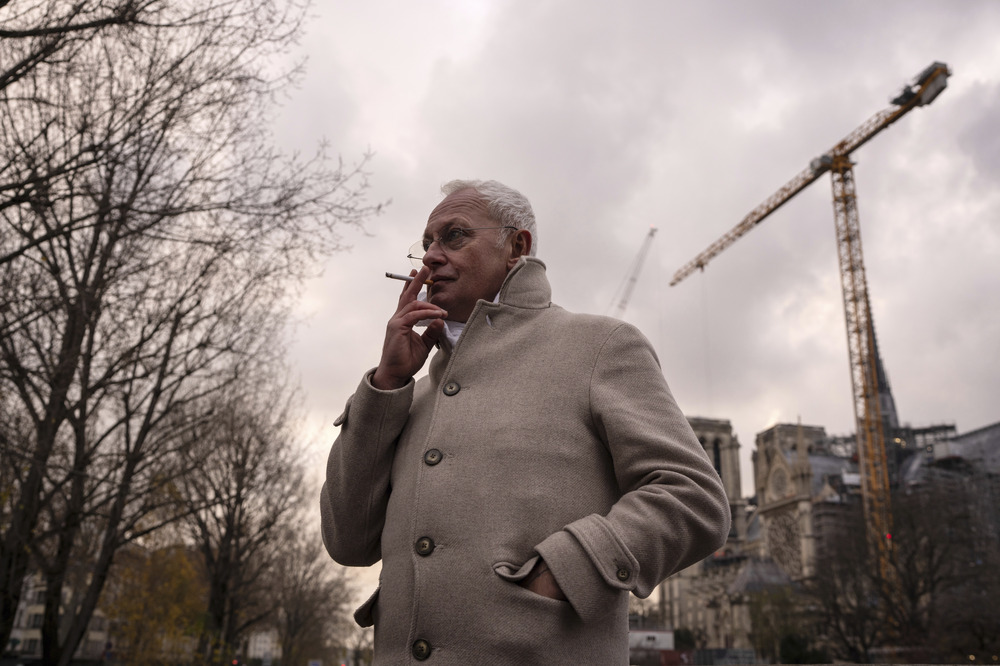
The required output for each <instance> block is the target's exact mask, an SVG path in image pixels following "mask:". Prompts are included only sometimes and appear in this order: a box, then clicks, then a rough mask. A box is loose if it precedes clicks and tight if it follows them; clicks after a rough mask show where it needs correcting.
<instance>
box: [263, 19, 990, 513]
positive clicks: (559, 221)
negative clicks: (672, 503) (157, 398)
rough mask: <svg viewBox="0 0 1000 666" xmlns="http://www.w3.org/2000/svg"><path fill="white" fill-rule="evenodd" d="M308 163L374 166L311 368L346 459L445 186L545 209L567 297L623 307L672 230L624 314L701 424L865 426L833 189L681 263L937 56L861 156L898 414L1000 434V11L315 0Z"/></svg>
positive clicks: (870, 262)
mask: <svg viewBox="0 0 1000 666" xmlns="http://www.w3.org/2000/svg"><path fill="white" fill-rule="evenodd" d="M307 30H308V31H307V34H306V36H305V39H304V40H303V42H302V45H301V46H302V49H303V51H304V53H305V54H306V55H307V57H308V63H307V69H306V74H305V76H304V78H303V79H302V81H301V85H300V86H299V87H298V89H297V90H295V91H293V94H292V96H291V98H290V99H289V100H288V101H287V102H286V103H285V105H284V109H283V112H282V114H281V116H280V118H279V120H278V123H277V125H276V128H275V134H276V137H277V139H278V141H279V143H280V144H281V145H283V146H285V147H287V148H288V149H297V150H301V151H303V152H307V153H308V152H312V151H313V150H314V149H315V148H316V146H317V145H318V144H319V143H320V142H321V141H323V140H325V141H327V142H328V144H329V146H330V147H331V149H332V150H333V151H334V152H335V153H339V154H340V155H341V156H343V158H344V159H345V160H346V161H348V162H350V161H353V160H356V159H357V158H358V157H359V156H360V155H361V154H362V153H364V152H365V151H366V150H369V149H370V150H371V151H373V152H374V153H375V156H374V159H373V160H372V162H371V164H370V172H371V184H372V187H371V199H372V200H373V201H381V200H389V199H391V200H392V203H391V204H390V205H389V207H388V208H387V210H386V212H385V213H384V214H383V215H381V216H379V217H377V218H373V219H371V220H370V221H369V222H368V223H367V225H366V231H367V234H363V233H360V232H353V231H352V232H349V233H345V236H344V240H345V241H346V242H347V243H348V244H349V245H351V246H352V249H351V250H350V251H349V252H344V253H340V254H337V255H335V256H334V257H332V258H331V259H330V260H329V261H328V262H327V264H326V266H325V272H324V275H323V277H322V278H321V279H317V280H315V281H313V282H310V283H309V284H308V285H307V286H306V289H305V290H304V293H303V297H302V300H301V303H300V305H299V308H298V311H297V314H298V316H300V317H302V318H303V321H304V323H303V324H302V325H301V326H300V327H299V329H298V330H297V333H296V339H295V343H294V344H293V346H292V356H291V360H292V364H293V367H294V369H295V371H296V372H297V373H298V374H299V376H300V379H301V382H302V384H303V386H304V389H305V394H306V402H305V404H306V407H307V410H308V413H309V419H308V420H309V423H308V427H309V428H310V429H311V432H312V433H313V434H314V436H315V437H316V439H317V441H319V442H320V444H319V445H318V446H317V449H316V460H315V466H316V468H317V469H321V468H322V466H323V465H324V464H325V457H326V451H327V449H328V445H329V443H330V442H332V440H333V439H334V438H335V436H336V429H335V428H333V426H332V421H333V419H334V418H335V417H336V415H337V414H339V413H340V411H341V410H342V408H343V404H344V402H345V401H346V399H347V398H348V396H349V395H350V394H351V393H352V392H353V391H354V389H355V387H356V386H357V383H358V381H359V380H360V378H361V376H362V374H363V373H364V372H365V371H366V370H367V369H369V368H371V367H373V366H374V365H375V364H376V363H377V362H378V357H379V352H380V349H381V343H382V336H383V333H384V327H385V322H386V320H387V319H388V317H389V316H390V314H391V313H392V311H393V309H394V305H395V301H396V297H397V295H398V291H399V283H397V282H394V281H390V280H387V279H385V278H384V277H382V274H383V273H384V272H385V271H387V270H392V271H396V272H406V271H408V270H409V264H408V262H407V260H406V258H405V254H406V251H407V248H408V247H409V245H410V244H411V243H412V242H413V241H415V240H417V239H418V238H419V237H420V234H421V232H422V230H423V226H424V224H425V222H426V219H427V215H428V213H429V212H430V210H431V209H432V208H433V207H434V206H435V205H436V204H437V202H438V201H439V199H440V194H439V189H440V186H441V184H442V183H444V182H446V181H448V180H451V179H453V178H484V179H488V178H493V179H497V180H500V181H502V182H504V183H506V184H508V185H510V186H512V187H514V188H517V189H518V190H520V191H521V192H523V193H524V194H525V195H526V196H527V197H528V198H529V199H530V200H531V202H532V204H533V206H534V209H535V214H536V217H537V219H538V226H539V232H538V236H539V237H538V241H537V242H538V255H539V258H541V259H542V260H543V261H545V263H546V265H547V266H548V275H549V279H550V281H551V283H552V287H553V300H554V301H555V302H556V303H558V304H560V305H562V306H563V307H565V308H567V309H569V310H571V311H576V312H592V313H607V312H610V311H611V309H612V303H613V299H614V294H615V292H616V290H617V289H618V288H619V287H620V286H621V284H622V282H623V280H624V279H625V278H626V275H627V273H628V271H629V268H630V266H631V265H632V263H633V261H634V259H635V257H636V255H637V253H638V251H639V248H640V247H641V245H642V243H643V240H644V238H645V236H646V234H647V232H648V230H649V227H650V225H655V226H656V227H658V228H659V232H658V234H657V236H656V238H655V240H654V243H653V246H652V249H651V251H650V253H649V256H648V259H647V262H646V265H645V267H644V269H643V271H642V273H641V275H640V277H639V280H638V283H637V286H636V288H635V291H634V294H633V296H632V299H631V302H630V304H629V307H628V310H627V312H626V313H625V319H626V320H628V321H630V322H632V323H634V324H636V325H637V326H638V327H639V328H640V329H641V330H642V331H643V332H644V333H645V334H646V335H647V337H648V338H649V339H650V340H651V341H652V343H653V345H654V347H655V348H656V350H657V353H658V354H659V357H660V361H661V364H662V366H663V371H664V374H665V376H666V378H667V381H668V383H669V384H670V386H671V388H672V390H673V393H674V396H675V397H676V399H677V401H678V402H679V403H680V405H681V408H682V409H683V410H684V412H685V413H686V414H688V415H689V416H703V417H711V418H720V419H728V420H729V421H730V422H731V423H732V426H733V429H734V431H735V432H736V433H737V435H738V436H739V440H740V442H741V444H742V454H741V458H742V465H743V479H744V492H745V493H746V494H748V495H750V494H752V493H753V487H752V470H751V466H750V453H751V451H752V449H753V447H754V440H755V436H756V434H757V433H759V432H761V431H762V430H764V429H766V428H768V427H770V426H771V425H774V424H775V423H794V422H795V421H796V419H797V418H798V417H800V416H801V419H802V422H803V423H804V424H808V425H818V426H823V427H825V428H826V429H827V432H828V433H830V434H847V433H848V432H852V431H853V410H852V398H851V384H850V374H849V365H848V354H847V340H846V333H845V324H844V312H843V304H842V303H843V302H842V296H841V291H840V283H839V277H838V265H837V252H836V245H835V238H834V226H833V209H832V197H831V186H830V178H829V176H824V177H823V178H821V179H820V180H818V181H816V182H815V183H813V184H812V186H810V187H809V188H808V189H807V190H805V191H804V192H802V193H800V194H799V195H798V196H797V197H796V198H795V199H793V200H792V201H790V202H789V203H788V204H786V205H785V206H784V207H783V208H782V209H781V210H780V211H779V212H777V213H775V214H774V215H773V216H771V217H770V218H768V219H767V220H766V221H765V222H764V223H763V224H761V225H760V226H759V227H758V228H756V229H755V230H753V231H752V232H750V233H749V234H748V235H746V236H744V237H743V238H742V239H740V240H739V241H737V242H736V243H735V244H734V245H733V246H731V247H730V248H729V249H727V250H726V251H724V252H723V253H722V254H721V255H720V256H718V257H717V258H716V259H715V260H714V261H713V262H712V263H710V264H709V266H708V268H707V270H706V271H705V272H704V273H701V274H696V275H693V276H692V277H690V278H688V279H687V280H686V281H685V282H683V283H681V284H680V285H679V286H677V287H668V282H669V279H670V277H671V276H672V275H673V273H674V272H675V271H676V270H677V269H678V268H679V267H680V266H681V265H683V264H684V263H685V262H687V261H688V260H690V259H691V258H693V257H694V256H695V255H696V254H698V253H699V252H701V251H702V250H703V249H705V247H707V246H708V245H709V244H710V243H711V242H712V241H714V240H715V239H716V238H718V237H719V236H721V235H723V234H724V233H725V232H727V231H728V230H729V229H730V228H731V227H733V226H734V225H735V224H736V223H737V222H739V221H740V220H741V219H742V218H743V216H744V215H746V214H747V213H748V212H749V211H750V210H752V209H753V208H754V207H756V206H757V205H758V204H759V203H761V202H762V201H763V200H764V199H766V198H767V197H768V196H769V195H771V194H772V193H773V192H774V191H776V190H778V189H779V188H780V187H781V186H782V185H783V184H784V183H785V182H787V181H788V180H789V179H791V178H792V177H793V176H794V175H795V174H797V173H798V172H799V171H800V170H802V169H803V168H804V167H805V166H806V165H807V164H808V163H809V161H810V160H811V159H812V158H814V157H816V156H818V155H820V154H822V153H823V152H825V151H827V150H828V149H829V148H830V147H832V146H833V145H834V144H836V143H837V142H838V141H839V140H840V139H841V138H843V137H844V136H845V135H847V134H848V133H849V132H851V131H852V130H853V129H854V128H855V127H857V126H858V125H860V124H861V123H862V122H863V121H865V120H866V119H867V118H869V117H870V116H871V115H873V114H874V113H876V112H877V111H879V110H881V109H883V108H885V107H887V106H888V105H889V99H890V98H891V97H892V96H894V95H895V94H896V93H897V92H898V91H899V90H900V88H901V87H902V85H903V84H904V83H906V82H907V81H909V80H911V79H912V78H913V77H914V76H915V75H916V74H918V73H919V72H920V71H921V70H923V69H924V68H925V67H926V66H927V65H929V64H931V63H932V62H934V61H943V62H945V63H947V64H948V66H949V67H950V68H951V69H952V76H951V78H950V79H949V80H948V88H947V90H945V91H944V92H943V93H942V94H941V95H940V97H938V98H937V100H935V101H934V103H933V104H931V105H930V106H926V107H923V108H918V109H916V110H914V111H913V112H911V113H910V114H909V115H907V116H905V117H904V118H903V119H902V120H900V121H899V122H898V123H896V124H895V125H894V126H892V127H890V128H889V129H888V130H886V131H885V132H883V133H882V134H880V135H879V136H878V137H876V138H875V139H874V140H873V141H871V142H870V143H868V144H867V145H865V146H864V147H863V148H861V149H860V150H858V151H857V152H856V153H854V154H853V158H854V161H855V162H856V163H857V165H856V167H855V177H856V183H857V192H858V208H859V212H860V220H861V229H862V237H863V242H864V257H865V267H866V270H867V276H868V285H869V293H870V295H871V298H872V307H873V312H874V319H875V324H876V328H877V333H878V338H879V346H880V349H881V352H882V356H883V359H884V361H885V365H886V368H887V371H888V374H889V380H890V383H891V386H892V390H893V393H894V395H895V398H896V404H897V407H898V411H899V415H900V419H901V421H903V422H905V423H910V424H912V425H914V426H925V425H930V424H938V423H954V424H955V425H957V427H958V429H959V431H960V432H966V431H969V430H973V429H975V428H979V427H981V426H984V425H988V424H991V423H994V422H996V421H1000V401H998V400H997V396H998V395H1000V187H998V183H1000V131H998V130H1000V37H998V36H1000V2H995V1H993V0H981V1H976V0H964V1H963V2H954V1H951V0H943V1H938V2H928V1H923V2H922V1H916V0H905V1H896V2H870V1H868V0H858V1H853V2H844V1H841V2H824V3H819V2H812V3H805V2H800V1H798V0H786V1H772V2H746V1H733V2H719V1H704V0H702V1H699V2H686V3H679V2H662V1H656V2H654V1H649V2H616V3H613V4H612V3H610V2H597V1H582V0H561V1H538V0H533V1H523V2H520V1H492V0H432V1H423V2H419V3H416V2H414V3H409V2H401V1H395V2H390V1H388V0H364V1H363V2H362V1H361V0H357V1H350V2H329V3H318V4H317V6H316V7H315V9H314V18H313V20H312V21H311V22H310V23H309V25H308V27H307Z"/></svg>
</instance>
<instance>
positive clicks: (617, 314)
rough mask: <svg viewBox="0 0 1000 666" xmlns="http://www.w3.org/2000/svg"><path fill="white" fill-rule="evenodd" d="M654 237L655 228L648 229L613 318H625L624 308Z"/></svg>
mask: <svg viewBox="0 0 1000 666" xmlns="http://www.w3.org/2000/svg"><path fill="white" fill-rule="evenodd" d="M655 235H656V227H653V226H651V227H649V233H648V234H646V240H644V241H643V242H642V247H641V248H640V249H639V254H638V255H636V258H635V261H634V262H633V263H632V268H631V269H629V272H628V279H627V281H626V282H625V289H624V290H623V291H622V297H621V299H620V300H619V301H618V306H617V307H616V308H615V317H617V318H618V319H621V318H622V317H624V316H625V308H627V307H628V302H629V300H630V299H631V298H632V290H633V289H635V283H636V282H638V280H639V272H640V271H641V270H642V264H643V263H644V262H645V261H646V255H647V254H649V246H650V245H652V244H653V236H655Z"/></svg>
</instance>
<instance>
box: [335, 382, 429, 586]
mask: <svg viewBox="0 0 1000 666" xmlns="http://www.w3.org/2000/svg"><path fill="white" fill-rule="evenodd" d="M371 374H372V373H371V372H369V373H368V374H366V375H365V377H364V379H362V380H361V385H360V386H358V390H357V392H356V393H355V394H354V395H353V396H351V398H350V399H349V400H348V401H347V407H346V408H345V410H344V413H343V414H341V415H340V417H338V418H337V420H336V421H335V423H334V424H335V425H339V426H340V435H339V436H338V437H337V440H336V441H335V442H334V443H333V447H332V448H331V449H330V457H329V459H328V460H327V465H326V481H325V482H324V483H323V489H322V490H321V491H320V516H321V520H322V530H323V544H324V545H325V546H326V549H327V551H328V552H329V553H330V556H331V557H333V559H334V560H336V561H337V562H339V563H340V564H343V565H346V566H368V565H371V564H375V563H376V562H378V561H379V560H380V559H382V548H381V538H382V527H383V525H385V510H386V505H387V504H388V501H389V492H390V487H389V477H390V473H391V471H392V459H393V455H394V453H395V450H396V440H397V438H398V437H399V434H400V433H401V432H402V430H403V427H404V426H405V425H406V421H407V419H408V417H409V410H410V404H411V403H412V401H413V380H412V379H411V380H410V382H409V383H408V384H407V385H406V386H404V387H403V388H401V389H396V390H393V391H381V390H379V389H376V388H375V387H373V386H372V385H371Z"/></svg>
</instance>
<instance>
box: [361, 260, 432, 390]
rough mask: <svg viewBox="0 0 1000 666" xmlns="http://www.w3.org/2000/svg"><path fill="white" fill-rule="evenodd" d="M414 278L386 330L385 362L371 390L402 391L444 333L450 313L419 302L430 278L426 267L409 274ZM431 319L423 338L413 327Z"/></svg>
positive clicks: (383, 345)
mask: <svg viewBox="0 0 1000 666" xmlns="http://www.w3.org/2000/svg"><path fill="white" fill-rule="evenodd" d="M410 275H413V276H414V278H413V280H411V281H410V282H407V283H406V284H405V285H404V286H403V292H402V293H401V294H400V295H399V303H398V305H397V306H396V313H395V314H394V315H392V317H391V318H390V319H389V323H388V324H387V325H386V327H385V342H384V343H383V344H382V358H381V360H380V361H379V363H378V368H376V369H375V374H374V375H372V380H371V382H372V386H374V387H375V388H377V389H381V390H383V391H388V390H392V389H398V388H402V387H403V386H406V383H407V382H408V381H410V378H411V377H413V375H415V374H416V373H417V371H418V370H420V368H422V367H423V365H424V363H425V362H426V361H427V356H428V354H430V351H431V347H433V346H434V345H435V344H436V343H437V341H438V340H439V339H440V337H441V335H442V333H443V332H444V319H445V317H447V316H448V313H447V312H445V311H444V310H442V309H441V308H439V307H438V306H436V305H431V304H430V303H428V302H426V301H418V300H417V294H419V293H420V290H421V288H423V285H424V280H426V279H427V276H428V275H430V269H428V268H427V267H426V266H424V267H423V268H421V269H420V271H419V272H418V271H410ZM425 319H431V320H433V321H431V322H430V324H428V326H427V330H425V331H424V333H423V335H421V334H420V333H417V332H416V331H414V330H413V326H414V325H415V324H416V323H417V322H419V321H423V320H425Z"/></svg>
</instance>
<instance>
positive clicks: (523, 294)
mask: <svg viewBox="0 0 1000 666" xmlns="http://www.w3.org/2000/svg"><path fill="white" fill-rule="evenodd" d="M500 303H501V305H510V306H513V307H515V308H532V309H541V308H547V307H549V305H551V304H552V288H551V287H550V286H549V280H548V278H547V277H546V276H545V264H544V263H542V261H541V259H536V258H535V257H521V258H520V259H519V260H518V262H517V263H516V264H514V267H513V268H512V269H510V272H509V273H507V277H506V279H504V282H503V286H501V287H500Z"/></svg>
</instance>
